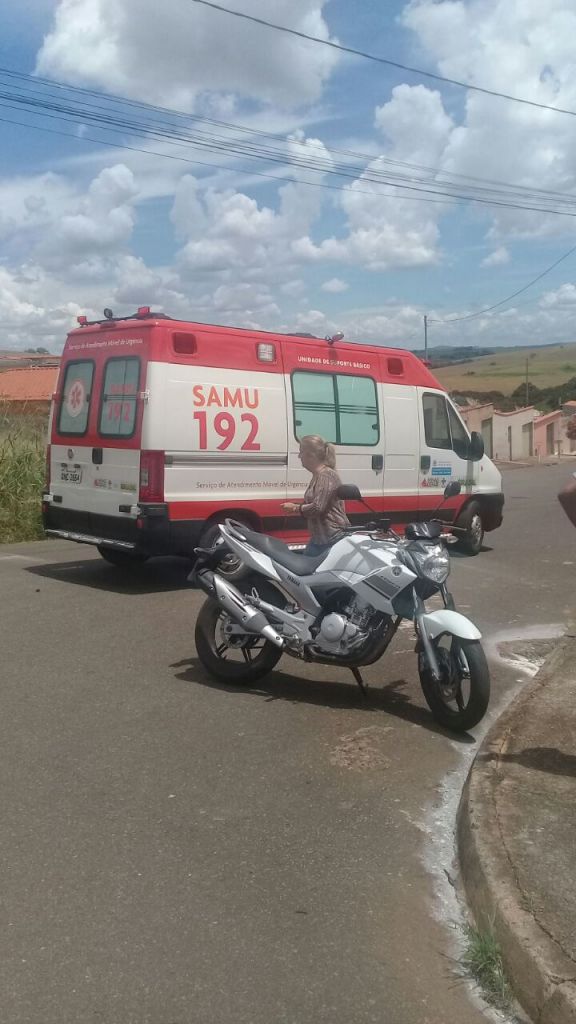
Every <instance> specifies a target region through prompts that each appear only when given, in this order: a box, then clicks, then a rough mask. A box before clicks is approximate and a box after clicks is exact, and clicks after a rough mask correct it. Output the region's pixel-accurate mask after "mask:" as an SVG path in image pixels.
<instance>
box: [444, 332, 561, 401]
mask: <svg viewBox="0 0 576 1024" xmlns="http://www.w3.org/2000/svg"><path fill="white" fill-rule="evenodd" d="M430 355H431V353H429V356H430ZM526 364H528V381H529V383H531V384H533V385H534V386H535V387H536V388H537V389H538V390H540V391H541V390H544V389H547V388H552V387H556V386H558V385H562V384H564V383H566V382H568V381H570V379H571V378H573V377H575V376H576V344H574V343H572V344H568V345H545V346H532V347H525V348H524V347H522V348H505V349H493V350H492V351H491V352H489V353H488V354H487V355H482V356H480V357H478V358H475V359H473V360H470V361H468V362H464V363H463V362H458V363H454V362H452V363H451V364H450V365H448V364H444V365H443V366H440V365H437V366H436V368H435V370H434V373H435V374H436V376H437V377H438V380H439V381H440V383H441V384H443V385H444V387H445V388H447V389H448V391H453V392H457V393H458V394H464V395H465V394H472V393H473V392H475V393H483V394H486V393H487V392H498V393H500V394H503V395H512V393H513V392H514V391H516V389H518V388H519V387H521V386H522V385H525V383H526Z"/></svg>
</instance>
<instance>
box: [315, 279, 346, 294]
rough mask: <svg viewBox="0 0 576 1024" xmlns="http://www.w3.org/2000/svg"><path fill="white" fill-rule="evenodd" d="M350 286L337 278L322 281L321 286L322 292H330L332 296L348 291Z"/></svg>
mask: <svg viewBox="0 0 576 1024" xmlns="http://www.w3.org/2000/svg"><path fill="white" fill-rule="evenodd" d="M349 287H350V285H349V284H348V283H347V282H346V281H342V280H341V279H340V278H339V277H331V278H330V280H329V281H324V284H323V285H322V291H323V292H331V293H332V295H338V294H340V293H341V292H346V291H348V288H349Z"/></svg>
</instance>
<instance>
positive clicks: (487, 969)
mask: <svg viewBox="0 0 576 1024" xmlns="http://www.w3.org/2000/svg"><path fill="white" fill-rule="evenodd" d="M460 964H461V966H462V968H463V969H464V971H465V972H466V974H468V975H470V976H471V977H472V978H474V980H475V981H476V982H477V984H478V986H479V987H480V988H481V990H482V993H483V995H484V998H485V999H486V1001H487V1002H488V1003H490V1004H491V1005H492V1006H495V1007H497V1008H498V1009H499V1010H506V1009H508V1008H509V1007H510V1003H511V1001H512V995H511V992H510V986H509V984H508V981H507V979H506V975H505V973H504V966H503V963H502V953H501V951H500V946H499V944H498V941H497V939H496V937H495V935H494V932H493V930H492V926H490V927H489V928H488V929H486V930H485V931H480V930H479V929H477V928H475V927H473V926H472V925H468V928H467V929H466V951H465V952H464V954H463V956H462V958H461V960H460Z"/></svg>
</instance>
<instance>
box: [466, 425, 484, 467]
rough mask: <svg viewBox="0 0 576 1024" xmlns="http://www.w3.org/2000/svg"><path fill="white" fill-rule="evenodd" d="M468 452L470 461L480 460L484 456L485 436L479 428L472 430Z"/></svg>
mask: <svg viewBox="0 0 576 1024" xmlns="http://www.w3.org/2000/svg"><path fill="white" fill-rule="evenodd" d="M468 452H469V454H468V460H469V461H470V462H480V459H483V458H484V438H483V437H482V434H479V433H478V431H477V430H473V431H472V434H471V436H470V446H469V449H468Z"/></svg>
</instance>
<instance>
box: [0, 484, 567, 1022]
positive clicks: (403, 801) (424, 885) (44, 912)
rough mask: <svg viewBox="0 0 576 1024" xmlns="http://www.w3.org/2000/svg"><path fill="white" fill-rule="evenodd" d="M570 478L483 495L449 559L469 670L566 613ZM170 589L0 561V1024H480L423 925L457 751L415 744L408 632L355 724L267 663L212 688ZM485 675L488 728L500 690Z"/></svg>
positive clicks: (379, 671) (504, 671) (305, 676)
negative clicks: (493, 519)
mask: <svg viewBox="0 0 576 1024" xmlns="http://www.w3.org/2000/svg"><path fill="white" fill-rule="evenodd" d="M568 473H569V469H567V468H566V467H561V468H558V467H553V468H544V467H543V468H539V469H532V470H522V469H520V470H514V471H509V472H507V473H506V477H505V489H506V493H507V507H506V520H505V525H504V527H503V528H502V529H501V530H500V531H498V532H497V533H495V534H492V535H491V536H490V537H489V538H488V542H489V549H488V550H486V551H484V552H483V553H482V554H481V555H480V556H479V557H478V558H476V559H467V558H455V559H454V567H453V581H452V589H453V591H454V593H455V595H456V598H457V602H458V604H459V605H460V607H461V608H462V609H463V610H465V611H466V613H467V614H469V615H470V616H471V617H472V618H473V619H474V620H475V621H476V622H477V623H478V624H479V625H480V627H481V628H482V629H483V631H485V634H486V638H487V641H488V645H489V647H490V650H491V651H492V652H493V653H494V651H495V640H496V639H498V634H500V633H501V632H502V631H508V633H509V634H510V637H513V636H516V637H520V638H522V636H524V635H525V636H526V637H528V636H530V635H531V634H530V633H529V631H527V630H528V628H529V627H535V628H534V631H533V632H534V635H535V636H538V635H540V633H542V632H543V631H544V632H545V627H546V626H549V625H550V624H560V623H562V622H563V621H565V619H566V617H567V615H568V613H569V610H570V605H571V603H572V592H573V579H574V571H575V568H574V567H575V564H576V533H574V532H573V531H572V529H571V527H570V525H569V524H568V523H567V522H565V521H564V519H563V517H562V514H561V511H560V509H559V508H558V507H557V505H556V502H555V494H556V491H557V490H558V487H559V484H560V481H561V480H562V479H564V478H565V477H567V475H568ZM186 570H187V567H186V565H185V564H184V563H183V562H180V561H176V560H163V561H160V560H158V561H156V562H153V563H149V564H147V565H146V566H144V567H143V569H142V570H141V571H140V572H139V573H138V575H136V576H133V577H132V578H127V577H126V576H125V575H123V574H122V573H121V572H119V571H117V570H115V569H113V568H111V567H110V566H107V565H106V564H104V563H103V562H102V561H101V559H100V558H99V557H98V555H97V554H95V553H94V552H92V550H91V549H88V548H79V547H75V546H72V545H69V544H67V543H65V542H43V543H37V544H27V545H11V546H5V547H3V548H0V608H1V613H0V637H1V669H0V673H1V693H2V713H1V715H0V775H1V778H2V787H1V790H0V793H1V796H0V800H1V804H0V813H1V821H2V827H1V829H0V861H1V864H2V871H1V875H0V879H1V881H0V886H1V894H2V900H1V905H2V918H1V920H2V927H1V928H0V1020H2V1021H3V1022H6V1024H311V1022H314V1024H324V1022H326V1024H368V1022H379V1024H380V1022H383V1021H386V1022H394V1024H427V1022H430V1024H438V1022H439V1021H442V1022H443V1024H479V1022H480V1021H481V1020H482V1019H483V1017H482V1013H481V1011H480V1009H479V1008H478V1006H477V1005H475V1004H474V1003H473V1002H472V1001H471V999H470V995H469V992H468V988H467V986H466V985H465V984H463V983H461V982H458V981H457V980H455V977H454V965H453V961H452V960H451V956H452V954H453V949H454V945H453V941H454V935H453V933H452V931H451V929H450V927H449V922H447V923H444V922H443V921H442V920H441V919H438V913H439V912H440V913H441V908H440V911H439V904H438V892H437V888H438V882H437V879H438V875H442V874H443V872H444V870H445V869H446V870H447V871H450V870H451V864H450V853H451V846H450V842H448V843H447V844H446V842H444V845H442V844H438V845H435V842H436V837H435V835H434V828H432V829H431V828H430V822H431V821H432V822H433V821H434V820H435V818H434V814H435V813H437V819H436V820H438V830H439V831H441V830H442V828H444V830H445V831H446V829H447V833H448V836H450V831H451V826H452V824H453V822H452V821H448V822H446V820H445V817H446V815H445V814H444V818H442V813H441V812H440V811H438V810H437V812H435V808H437V809H438V807H440V803H439V801H441V797H442V792H443V791H444V790H445V787H446V780H450V779H456V780H457V781H458V780H460V781H461V777H462V771H463V765H464V763H465V760H466V758H468V759H469V758H470V757H471V756H472V754H473V751H474V749H475V741H474V739H473V738H472V737H464V738H463V739H461V740H457V739H454V738H453V737H450V736H448V735H447V734H446V733H444V732H443V731H442V730H440V729H438V728H436V726H435V725H434V723H433V721H432V719H431V717H430V715H429V713H428V711H427V709H426V706H425V704H424V702H423V698H422V696H421V694H420V691H419V686H418V679H417V673H416V664H415V658H414V655H413V654H412V653H411V638H410V634H409V632H407V631H403V632H401V633H400V634H399V636H398V638H397V640H396V641H395V647H394V650H393V652H392V653H391V654H390V655H389V657H388V659H387V661H385V662H382V663H381V664H380V665H377V666H375V667H374V668H373V669H371V670H370V674H369V681H370V684H371V700H370V705H369V706H368V707H362V706H361V704H360V703H359V701H358V699H357V690H356V687H355V685H354V683H353V682H352V680H351V677H349V674H348V673H346V672H344V671H334V670H331V669H326V668H318V667H312V668H306V667H303V666H300V665H299V664H298V663H296V662H293V661H291V660H288V659H284V661H283V662H282V663H281V664H280V666H279V670H277V671H276V672H275V673H274V674H273V675H272V676H270V677H269V678H268V679H267V680H265V681H263V682H262V683H261V684H259V685H258V687H257V688H255V689H253V690H248V691H238V690H234V689H231V688H227V687H225V686H219V685H216V684H214V683H213V682H212V681H210V679H208V678H207V677H206V676H205V675H204V674H203V672H202V670H201V668H200V666H199V664H198V662H197V660H196V657H195V650H194V644H193V628H194V620H195V615H196V612H197V610H198V607H199V601H200V598H199V596H198V595H197V594H195V593H194V592H192V591H190V590H189V589H188V588H187V587H186V586H185V582H184V581H185V576H186ZM524 631H527V632H524ZM510 637H506V636H500V639H507V638H508V639H509V638H510ZM523 643H524V641H523V640H522V639H520V640H517V646H518V644H520V647H522V646H523ZM526 643H527V642H526ZM526 649H527V650H529V647H528V644H527V646H526ZM492 669H493V688H494V698H493V708H494V709H497V707H498V705H499V704H500V703H502V702H503V701H504V699H505V698H506V696H507V694H509V692H510V689H511V688H512V687H514V686H515V685H516V684H517V679H518V678H519V676H518V672H517V671H513V670H512V669H511V668H509V667H507V666H506V664H504V663H503V662H502V661H500V660H494V662H493V665H492ZM460 781H458V785H460ZM427 823H428V824H427ZM435 859H436V863H435V868H436V874H434V873H433V874H431V873H430V871H429V870H428V867H429V866H430V865H431V864H433V865H434V861H435ZM427 865H428V867H427Z"/></svg>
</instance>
